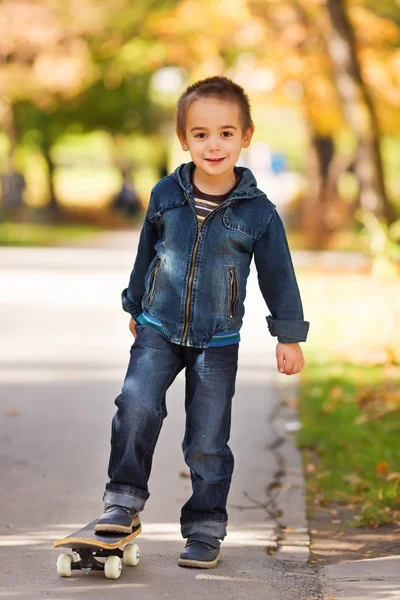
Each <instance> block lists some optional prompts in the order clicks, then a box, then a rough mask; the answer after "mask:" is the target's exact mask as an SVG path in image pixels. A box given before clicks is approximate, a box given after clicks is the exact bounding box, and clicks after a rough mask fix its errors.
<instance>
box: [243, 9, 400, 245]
mask: <svg viewBox="0 0 400 600" xmlns="http://www.w3.org/2000/svg"><path fill="white" fill-rule="evenodd" d="M365 2H367V3H368V0H357V2H355V1H354V2H353V1H352V0H349V1H348V3H349V5H351V8H352V13H351V14H352V21H351V22H350V20H349V18H348V17H347V13H346V15H345V16H346V18H347V21H346V22H347V27H348V29H347V32H349V31H350V33H349V35H352V36H353V50H352V52H353V53H352V55H351V59H352V61H353V62H352V63H351V66H350V65H347V67H348V68H351V69H352V73H353V74H354V73H355V70H354V69H356V68H357V66H358V80H357V82H358V87H357V88H354V86H355V80H354V78H353V79H351V78H350V77H349V76H348V75H346V74H345V75H346V77H345V78H343V74H344V73H343V72H342V77H341V76H340V73H339V71H338V67H337V60H334V57H333V56H332V51H331V40H332V36H333V35H335V34H334V31H335V30H334V27H332V22H331V18H330V12H329V10H328V4H327V3H326V2H321V1H320V0H286V1H284V0H282V1H280V2H275V1H274V0H267V1H265V2H264V1H263V0H248V4H249V7H250V8H251V10H252V12H253V14H255V15H256V16H257V17H258V18H259V19H260V21H261V22H262V23H263V25H264V27H265V39H266V42H267V43H266V45H265V47H266V56H265V59H266V60H267V61H268V63H269V65H270V66H271V68H272V69H273V71H274V72H275V73H278V74H279V75H278V78H277V79H278V85H277V92H278V93H279V89H281V90H283V91H284V92H286V91H288V92H289V94H288V95H290V94H291V91H292V90H293V91H294V94H293V95H294V96H296V95H297V96H298V98H300V99H301V101H302V105H303V113H304V115H305V118H306V120H307V123H308V130H309V139H310V152H309V154H308V157H309V160H308V169H307V170H308V189H307V191H306V195H305V196H306V201H305V202H304V203H303V206H302V212H303V225H304V227H305V228H306V229H307V234H308V236H307V240H308V242H309V244H310V246H315V247H320V246H321V242H322V241H323V240H324V239H326V237H327V234H329V232H330V231H331V230H332V227H333V228H335V226H336V224H337V223H339V222H340V221H342V219H343V217H345V216H346V214H347V212H348V205H347V204H345V203H343V202H340V197H339V194H338V191H337V182H338V179H339V177H340V176H341V174H343V173H344V172H345V171H346V170H347V169H348V168H349V166H350V165H351V164H353V165H354V167H355V169H354V170H355V172H356V174H357V176H358V178H359V181H360V196H359V203H360V205H364V206H367V204H368V200H370V199H371V197H372V196H373V195H374V194H375V198H376V206H375V210H376V212H377V214H384V215H385V217H386V218H387V219H388V220H389V221H390V220H393V218H395V217H394V213H395V211H394V210H393V208H392V207H391V206H390V204H389V202H388V200H387V196H386V193H385V187H384V178H383V169H382V159H381V155H380V146H379V138H380V133H381V132H382V131H386V132H393V131H394V130H397V131H398V132H400V118H399V112H398V110H397V105H398V101H399V95H400V86H399V85H398V84H399V69H398V64H397V63H398V39H399V31H400V30H399V28H398V26H397V25H396V22H393V21H392V20H391V17H392V16H393V14H397V16H398V11H397V12H396V10H395V9H394V8H393V2H392V3H390V2H389V1H388V2H387V6H386V12H385V16H380V15H377V14H375V13H374V12H373V10H371V9H369V8H368V7H366V6H365V5H364V3H365ZM339 4H341V5H342V7H343V6H344V3H343V0H341V2H340V3H335V2H332V5H335V7H336V9H337V7H338V6H339ZM369 4H371V5H374V3H372V0H371V2H370V3H369ZM389 5H390V9H391V10H390V13H389V15H388V10H389ZM381 9H382V11H383V8H382V6H381ZM392 13H393V14H392ZM342 16H343V15H342ZM353 22H354V24H355V25H354V27H355V29H356V35H357V48H356V47H355V37H354V35H355V34H354V31H353V29H352V26H353V25H352V24H353ZM268 42H269V43H268ZM271 47H273V49H274V50H273V52H272V51H269V48H271ZM356 50H357V52H356ZM347 55H348V54H347ZM354 61H358V62H357V66H355V65H354ZM360 63H361V66H360ZM344 81H345V85H346V87H348V86H349V85H350V86H351V87H352V89H353V90H355V89H357V94H358V96H357V97H359V102H358V104H357V106H356V105H355V104H354V103H353V106H352V108H351V110H349V109H350V107H349V105H348V101H347V97H346V96H345V95H344V93H342V92H341V89H340V88H343V87H344V86H343V82H344ZM383 81H384V82H385V84H384V85H383V86H382V83H383ZM349 82H350V83H349ZM295 83H296V84H297V86H296V85H295ZM360 86H361V87H360ZM360 90H362V95H361V96H360V93H361V92H360ZM353 93H354V92H353ZM365 98H366V100H365ZM349 112H351V115H349ZM363 115H367V116H366V117H365V116H363ZM377 115H379V119H378V117H377ZM350 117H351V118H350ZM361 120H363V121H366V124H365V127H364V130H363V131H361V130H360V124H359V122H360V121H361ZM346 121H347V124H348V126H349V127H350V128H351V130H352V132H353V134H354V137H355V138H356V139H357V140H358V142H359V143H358V152H357V153H356V154H355V155H353V156H348V157H347V158H346V157H344V156H342V155H339V154H337V153H336V152H333V151H332V149H334V140H335V138H336V137H337V135H338V133H340V132H341V131H343V130H344V128H345V126H346ZM378 125H379V127H378ZM374 140H375V141H374ZM365 147H367V148H368V149H369V150H368V153H367V156H368V157H369V162H368V173H369V175H367V176H366V175H365V172H366V171H367V169H366V166H367V164H366V152H365V151H364V152H363V149H364V148H365ZM371 174H373V176H372V175H371ZM369 208H370V209H371V208H372V205H371V203H370V204H369ZM354 209H355V206H354V208H353V210H354Z"/></svg>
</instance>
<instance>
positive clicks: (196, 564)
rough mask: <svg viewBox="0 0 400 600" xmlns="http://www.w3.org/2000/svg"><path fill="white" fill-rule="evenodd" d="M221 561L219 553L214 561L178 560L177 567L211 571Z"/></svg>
mask: <svg viewBox="0 0 400 600" xmlns="http://www.w3.org/2000/svg"><path fill="white" fill-rule="evenodd" d="M220 560H221V553H219V554H218V556H217V557H216V558H215V559H214V560H190V559H188V558H180V559H179V560H178V565H179V566H180V567H192V568H195V569H196V568H197V569H212V568H213V567H216V566H217V564H218V563H219V561H220Z"/></svg>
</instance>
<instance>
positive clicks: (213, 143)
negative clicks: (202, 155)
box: [208, 137, 219, 152]
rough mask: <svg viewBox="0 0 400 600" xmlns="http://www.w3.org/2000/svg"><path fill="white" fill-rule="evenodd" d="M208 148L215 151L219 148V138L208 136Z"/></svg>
mask: <svg viewBox="0 0 400 600" xmlns="http://www.w3.org/2000/svg"><path fill="white" fill-rule="evenodd" d="M208 149H209V150H211V151H214V152H215V151H216V150H219V139H218V138H213V137H210V138H208Z"/></svg>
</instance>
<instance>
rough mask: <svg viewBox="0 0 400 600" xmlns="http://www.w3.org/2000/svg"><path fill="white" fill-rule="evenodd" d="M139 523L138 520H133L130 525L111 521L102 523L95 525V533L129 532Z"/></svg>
mask: <svg viewBox="0 0 400 600" xmlns="http://www.w3.org/2000/svg"><path fill="white" fill-rule="evenodd" d="M139 525H140V521H139V519H138V520H134V521H133V523H132V525H131V526H130V527H126V526H124V525H113V524H112V523H104V525H95V526H94V531H95V533H126V534H128V535H129V534H130V533H133V531H134V530H135V529H136V528H137V527H138V526H139Z"/></svg>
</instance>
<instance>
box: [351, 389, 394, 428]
mask: <svg viewBox="0 0 400 600" xmlns="http://www.w3.org/2000/svg"><path fill="white" fill-rule="evenodd" d="M355 399H356V402H357V404H358V405H359V407H360V409H361V410H362V414H361V415H359V416H358V417H357V418H356V419H355V424H356V425H363V424H364V423H367V422H368V421H373V420H377V419H381V418H382V417H384V416H385V415H387V414H389V413H392V412H396V411H398V410H399V409H400V388H399V387H398V386H397V385H396V383H395V382H394V381H385V382H384V383H382V384H380V385H375V386H364V387H360V388H359V389H358V390H357V392H356V397H355Z"/></svg>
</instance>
